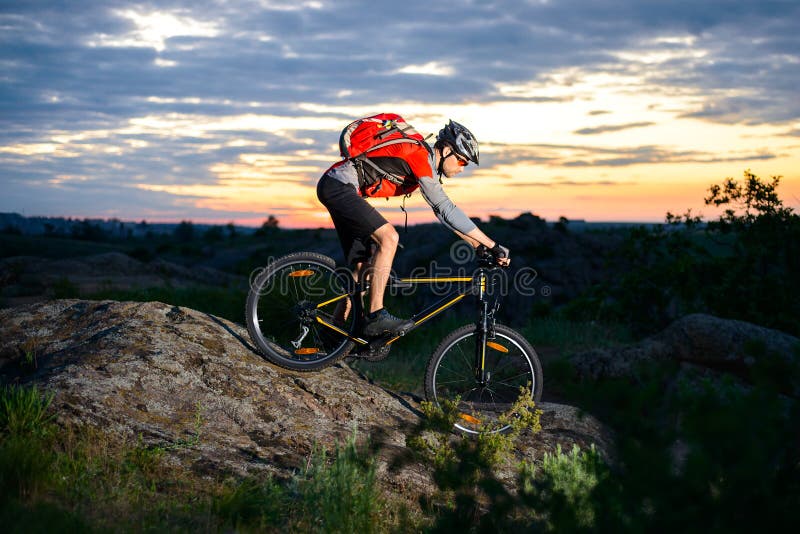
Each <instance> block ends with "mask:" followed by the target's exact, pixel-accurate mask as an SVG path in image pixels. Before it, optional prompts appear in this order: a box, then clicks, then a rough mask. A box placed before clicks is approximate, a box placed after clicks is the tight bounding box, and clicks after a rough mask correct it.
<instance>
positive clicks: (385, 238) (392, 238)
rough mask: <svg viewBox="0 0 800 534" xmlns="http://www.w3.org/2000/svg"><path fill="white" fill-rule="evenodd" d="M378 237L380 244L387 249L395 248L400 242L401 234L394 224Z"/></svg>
mask: <svg viewBox="0 0 800 534" xmlns="http://www.w3.org/2000/svg"><path fill="white" fill-rule="evenodd" d="M377 237H378V239H377V240H378V246H379V247H380V248H382V249H385V250H395V249H397V245H398V243H400V234H398V233H397V230H395V229H394V227H392V226H387V227H386V228H384V229H383V231H382V232H380V234H379V235H378V236H377Z"/></svg>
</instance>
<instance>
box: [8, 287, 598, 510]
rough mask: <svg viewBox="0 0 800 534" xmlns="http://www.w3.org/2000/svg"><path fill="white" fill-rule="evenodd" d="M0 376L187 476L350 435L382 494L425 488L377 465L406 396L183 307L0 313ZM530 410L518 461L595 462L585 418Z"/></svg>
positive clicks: (396, 437)
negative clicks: (174, 463) (151, 450)
mask: <svg viewBox="0 0 800 534" xmlns="http://www.w3.org/2000/svg"><path fill="white" fill-rule="evenodd" d="M0 380H1V381H2V382H3V383H20V384H35V385H38V386H39V387H43V388H45V389H47V390H48V391H51V392H53V393H54V395H55V398H54V402H53V405H54V406H55V408H56V410H57V413H58V420H59V421H60V422H62V423H77V424H81V425H84V424H85V425H94V426H97V427H100V428H102V429H103V430H104V431H106V432H110V433H113V434H115V435H118V436H121V437H128V438H130V437H133V438H137V436H141V439H142V440H143V441H144V443H146V444H149V445H172V447H169V448H168V453H169V454H171V455H174V457H175V458H177V459H179V460H180V461H182V462H185V463H186V464H187V465H191V466H192V467H193V469H195V470H196V471H200V472H208V471H209V470H211V471H214V472H219V471H223V472H229V473H233V474H236V475H246V474H248V473H253V472H259V471H264V470H266V471H269V472H272V473H274V474H276V475H277V476H280V477H288V476H290V475H291V473H292V472H293V471H294V470H297V469H299V468H301V467H302V466H304V465H305V463H306V462H307V459H308V456H309V454H310V453H311V451H312V449H313V447H314V446H315V445H321V446H325V447H327V448H329V449H330V448H332V447H333V446H334V443H335V442H336V441H337V440H338V441H339V442H343V441H345V440H346V439H347V438H348V437H349V436H350V435H351V434H352V433H353V430H354V429H357V432H358V435H359V436H361V437H362V438H363V437H366V436H371V437H372V439H373V440H377V441H378V442H379V444H380V446H379V451H380V453H379V454H380V458H382V460H381V463H380V464H379V465H380V472H381V474H382V479H383V482H384V483H385V484H386V485H387V486H389V487H392V488H395V489H396V490H398V491H400V492H403V493H405V494H406V495H412V496H414V495H420V494H429V493H430V492H431V491H433V485H432V482H431V478H430V475H429V472H428V469H427V468H425V467H424V466H422V465H419V464H412V465H409V466H406V467H405V468H404V469H402V470H401V471H399V472H389V471H387V469H386V466H387V465H388V459H389V458H390V457H391V456H392V455H393V454H395V453H397V452H398V451H402V450H404V449H405V435H406V431H407V430H408V429H410V428H411V427H412V426H413V425H415V424H417V423H418V421H419V419H418V418H419V415H420V411H419V409H418V408H419V405H418V401H419V400H420V399H418V398H417V397H415V396H413V395H409V394H398V393H395V392H392V391H388V390H385V389H383V388H381V387H379V386H378V385H375V384H373V383H370V382H369V381H368V380H366V379H364V378H363V377H362V376H360V375H359V374H357V373H356V372H355V371H353V370H351V369H350V368H349V367H347V366H346V365H337V366H334V367H330V368H328V369H325V370H323V371H321V372H316V373H297V372H291V371H287V370H285V369H282V368H279V367H276V366H274V365H272V364H270V363H268V362H266V361H265V360H264V359H263V358H261V357H260V356H259V355H258V354H256V353H255V352H254V351H253V349H252V347H251V345H250V343H249V340H248V338H247V332H246V330H245V329H244V328H242V327H240V326H239V325H236V324H234V323H231V322H229V321H225V320H222V319H219V318H217V317H214V316H212V315H208V314H204V313H200V312H197V311H194V310H191V309H187V308H179V307H176V306H171V305H168V304H162V303H159V302H148V303H137V302H115V301H101V302H96V301H81V300H56V301H49V302H44V303H36V304H31V305H28V306H23V307H17V308H12V309H3V310H0ZM541 409H542V410H543V411H544V414H543V416H542V426H543V430H542V432H541V433H539V434H536V435H534V436H530V437H528V438H527V439H526V440H525V441H524V442H523V443H522V444H521V446H520V451H519V457H526V458H541V456H542V454H543V453H544V452H545V451H552V450H553V449H554V447H555V446H556V444H561V445H562V447H563V448H565V449H567V450H569V449H570V448H571V447H572V444H573V443H577V444H578V445H580V446H581V447H588V446H589V444H591V443H596V444H597V446H598V448H599V449H600V450H601V452H602V453H603V454H606V455H608V451H609V450H610V447H611V439H610V437H609V434H608V432H607V431H606V430H604V429H603V428H602V427H601V426H600V425H599V423H597V422H596V421H595V420H594V419H592V418H591V417H588V416H586V417H582V416H581V415H580V414H579V413H578V411H577V410H576V409H575V408H572V407H568V406H562V405H558V404H547V403H543V404H542V405H541ZM509 460H510V462H509V466H513V462H512V461H511V460H514V459H509ZM510 469H511V467H509V470H508V472H509V473H510Z"/></svg>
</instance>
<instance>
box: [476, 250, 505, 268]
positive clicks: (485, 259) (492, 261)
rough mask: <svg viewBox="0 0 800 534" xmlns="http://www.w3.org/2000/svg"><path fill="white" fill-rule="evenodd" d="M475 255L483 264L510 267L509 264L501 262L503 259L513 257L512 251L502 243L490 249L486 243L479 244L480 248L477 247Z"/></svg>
mask: <svg viewBox="0 0 800 534" xmlns="http://www.w3.org/2000/svg"><path fill="white" fill-rule="evenodd" d="M495 249H497V250H495ZM475 256H476V257H477V260H478V263H479V264H481V265H485V266H487V267H500V268H507V267H508V265H503V264H501V263H500V260H501V259H504V258H509V259H510V258H511V254H510V251H509V250H508V249H507V248H505V247H504V246H502V245H495V248H494V249H490V248H489V247H487V246H485V245H478V248H476V249H475Z"/></svg>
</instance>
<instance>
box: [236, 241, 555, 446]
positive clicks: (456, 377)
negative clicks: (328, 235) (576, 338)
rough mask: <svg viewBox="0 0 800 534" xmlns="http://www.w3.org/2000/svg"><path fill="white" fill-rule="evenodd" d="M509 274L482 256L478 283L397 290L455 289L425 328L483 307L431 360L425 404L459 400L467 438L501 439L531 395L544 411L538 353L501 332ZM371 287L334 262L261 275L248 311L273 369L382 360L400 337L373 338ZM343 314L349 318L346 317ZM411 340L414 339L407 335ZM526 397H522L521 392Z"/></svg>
mask: <svg viewBox="0 0 800 534" xmlns="http://www.w3.org/2000/svg"><path fill="white" fill-rule="evenodd" d="M501 269H502V267H501V266H500V265H499V264H498V263H497V261H496V260H495V258H494V257H492V256H491V254H490V253H484V254H483V255H481V256H479V257H478V261H477V268H476V269H475V271H474V272H473V274H472V275H471V276H455V277H437V276H433V277H429V278H420V277H417V278H395V277H391V278H390V280H389V283H388V285H387V290H388V289H390V288H391V289H398V290H401V289H406V288H413V287H414V286H415V285H420V284H437V287H441V285H442V284H446V283H448V284H450V283H452V284H456V286H455V287H454V288H453V289H452V290H451V291H450V292H449V293H448V294H447V295H445V296H444V297H443V298H441V299H439V300H438V301H436V302H434V303H433V304H431V305H429V306H427V307H426V308H425V309H423V310H420V311H419V312H417V313H415V314H414V315H413V316H412V320H413V321H414V325H413V327H412V328H411V329H410V330H409V332H411V331H413V330H416V329H417V328H421V327H422V326H423V325H425V324H426V323H427V322H428V321H429V320H430V319H432V318H433V317H435V316H437V315H439V314H441V313H442V312H444V311H445V310H447V309H448V308H450V307H451V306H453V305H454V304H456V303H458V302H460V301H461V300H462V299H464V298H466V297H468V296H473V297H475V298H476V301H477V320H476V321H475V322H474V323H473V324H468V325H465V326H462V327H461V328H458V329H456V330H454V331H453V332H451V333H450V334H448V335H447V336H446V337H445V338H444V339H443V340H442V341H441V342H440V343H439V346H438V347H437V348H436V350H435V351H434V352H433V354H432V355H431V357H430V360H429V361H428V366H427V369H426V372H425V395H426V397H427V399H428V400H429V401H431V402H435V403H441V402H442V401H443V400H457V401H458V404H457V409H458V421H457V423H456V425H455V426H456V428H458V429H459V430H461V431H463V432H467V433H481V432H498V431H499V432H502V431H505V430H507V429H508V428H509V427H510V424H502V423H500V422H499V419H498V418H499V417H500V416H501V415H502V414H503V413H506V412H507V411H508V410H509V409H510V408H511V406H512V405H513V404H514V403H515V402H516V401H517V400H518V399H519V397H520V395H521V394H522V395H525V396H528V395H530V397H531V398H532V399H533V400H534V402H538V401H539V400H540V398H541V394H542V368H541V363H540V362H539V358H538V356H537V354H536V351H535V350H534V349H533V347H532V346H531V345H530V343H528V341H527V340H526V339H525V338H524V337H523V336H522V335H520V334H519V333H518V332H516V331H514V330H512V329H511V328H509V327H507V326H504V325H501V324H498V323H497V322H496V321H495V313H496V312H497V310H498V308H499V306H500V296H501V295H500V291H498V287H497V286H498V285H499V284H498V282H499V281H500V276H498V275H499V274H500V273H501ZM368 289H369V278H368V277H367V279H366V280H361V281H355V280H354V279H353V275H352V273H351V272H350V271H349V270H348V269H345V268H337V267H336V263H335V262H334V261H333V260H332V259H331V258H329V257H327V256H324V255H322V254H317V253H313V252H297V253H293V254H289V255H287V256H283V257H282V258H279V259H277V260H275V261H273V262H270V263H269V264H268V265H267V266H266V267H265V268H264V269H261V270H260V271H257V274H256V276H255V277H254V278H253V279H252V281H251V284H250V292H249V294H248V297H247V304H246V308H245V313H246V319H247V329H248V332H249V333H250V337H251V338H252V340H253V342H254V343H255V345H256V346H257V347H258V349H259V350H260V351H261V353H262V354H263V355H264V356H265V357H266V358H267V359H268V360H269V361H271V362H272V363H274V364H276V365H279V366H281V367H284V368H287V369H291V370H294V371H317V370H320V369H323V368H325V367H328V366H330V365H333V364H334V363H336V362H338V361H340V360H341V359H342V358H344V357H345V356H348V355H355V356H357V357H363V358H365V359H367V360H373V361H375V360H379V359H382V358H383V357H385V356H386V354H387V353H388V349H389V348H390V347H391V345H392V344H393V343H395V342H397V341H398V340H399V339H400V337H401V336H396V335H391V334H385V335H382V336H380V337H376V338H366V337H364V336H362V335H361V334H360V332H361V329H362V326H363V323H364V310H363V304H362V297H363V295H364V293H365V292H366V291H367V290H368ZM343 309H349V313H347V314H346V315H345V314H344V313H343ZM405 335H408V332H406V334H405ZM521 392H522V393H521Z"/></svg>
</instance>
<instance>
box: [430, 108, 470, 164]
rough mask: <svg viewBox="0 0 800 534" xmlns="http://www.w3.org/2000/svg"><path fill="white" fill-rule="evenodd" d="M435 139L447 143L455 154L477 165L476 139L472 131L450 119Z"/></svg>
mask: <svg viewBox="0 0 800 534" xmlns="http://www.w3.org/2000/svg"><path fill="white" fill-rule="evenodd" d="M436 141H437V142H439V143H447V144H448V145H450V148H452V149H453V152H455V153H456V155H458V156H459V157H461V158H462V159H465V160H467V161H471V162H473V163H474V164H475V165H478V141H476V140H475V136H474V135H472V132H470V131H469V130H467V129H466V128H465V127H463V126H462V125H460V124H459V123H457V122H455V121H454V120H452V119H451V120H450V122H449V123H448V124H446V125H445V127H444V128H442V129H441V130H439V135H438V136H436Z"/></svg>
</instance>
